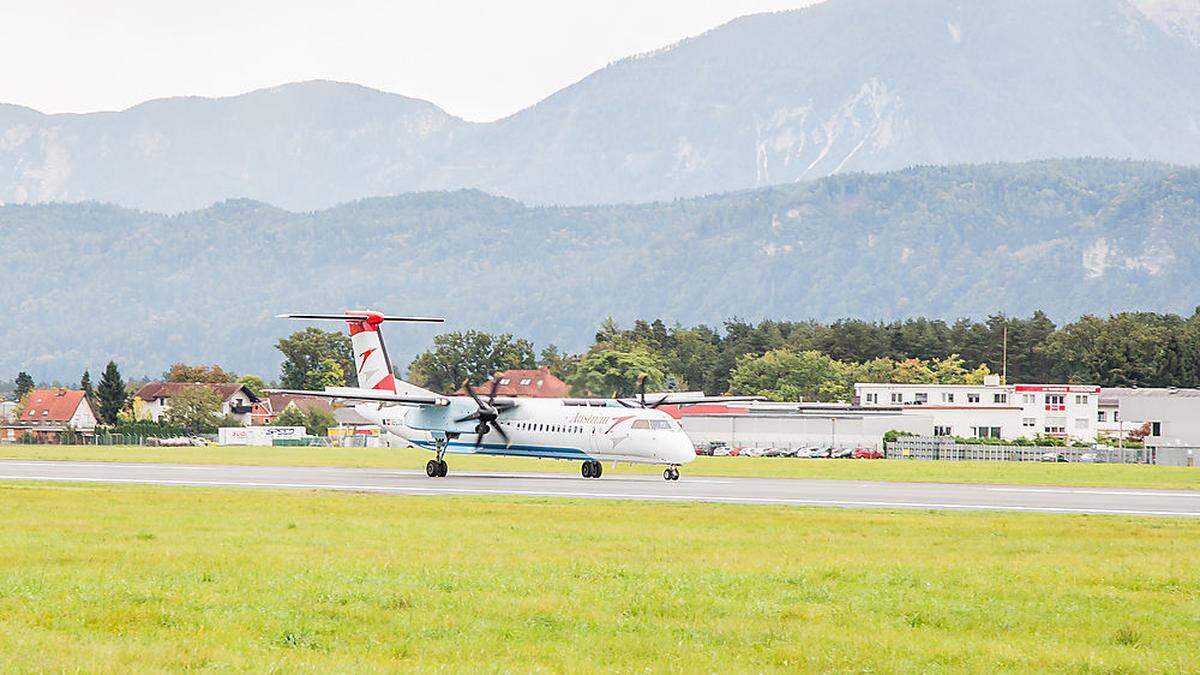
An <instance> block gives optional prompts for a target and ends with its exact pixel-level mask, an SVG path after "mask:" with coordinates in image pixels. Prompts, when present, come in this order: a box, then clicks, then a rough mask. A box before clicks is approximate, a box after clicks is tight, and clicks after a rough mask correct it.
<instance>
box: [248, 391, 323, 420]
mask: <svg viewBox="0 0 1200 675" xmlns="http://www.w3.org/2000/svg"><path fill="white" fill-rule="evenodd" d="M290 405H294V406H296V407H297V408H299V409H300V411H301V412H308V411H309V410H312V409H314V408H315V409H318V410H321V411H324V412H327V413H329V414H330V415H333V414H334V409H333V406H332V405H330V404H329V401H328V400H327V399H323V398H313V397H311V396H291V395H288V394H271V395H270V396H267V397H266V398H263V399H260V400H258V401H256V402H255V403H254V405H253V406H252V410H251V411H250V423H251V424H253V425H254V426H269V425H271V424H274V423H275V419H276V418H277V417H279V414H280V413H282V412H283V411H284V410H285V409H286V408H287V407H288V406H290Z"/></svg>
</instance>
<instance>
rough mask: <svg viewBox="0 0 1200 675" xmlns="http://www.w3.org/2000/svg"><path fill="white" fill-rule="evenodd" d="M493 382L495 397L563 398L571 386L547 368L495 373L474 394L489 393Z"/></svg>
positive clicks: (463, 393) (567, 394) (463, 391)
mask: <svg viewBox="0 0 1200 675" xmlns="http://www.w3.org/2000/svg"><path fill="white" fill-rule="evenodd" d="M493 381H494V382H495V383H496V395H497V396H524V397H529V398H565V397H567V396H570V395H571V385H569V384H567V383H566V382H563V381H562V380H560V379H558V378H557V377H555V376H554V374H553V373H551V372H550V369H549V368H537V369H535V370H505V371H503V372H500V373H496V375H495V376H494V377H493V378H492V379H491V380H488V381H487V382H485V383H483V384H481V385H479V386H477V387H475V393H491V391H492V382H493ZM456 393H457V394H458V395H459V396H466V395H467V391H466V390H465V389H459V390H458V391H457V392H456Z"/></svg>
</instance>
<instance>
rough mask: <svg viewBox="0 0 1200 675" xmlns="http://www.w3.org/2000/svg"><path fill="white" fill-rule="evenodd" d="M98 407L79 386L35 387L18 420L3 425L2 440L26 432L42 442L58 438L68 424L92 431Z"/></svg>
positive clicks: (14, 437) (80, 430)
mask: <svg viewBox="0 0 1200 675" xmlns="http://www.w3.org/2000/svg"><path fill="white" fill-rule="evenodd" d="M96 419H97V417H96V409H95V408H94V407H92V402H91V401H89V400H88V399H87V397H86V396H84V395H83V392H82V391H79V390H76V389H35V390H33V391H31V392H29V399H28V402H27V403H26V405H25V410H23V411H22V412H21V416H20V417H18V418H17V419H16V421H14V422H12V423H9V424H5V425H4V427H3V428H2V429H0V440H5V441H17V440H20V438H21V436H23V435H24V434H25V433H27V432H28V433H29V434H32V435H33V437H34V439H35V440H38V441H41V442H54V441H57V440H58V438H59V435H60V434H61V433H62V432H64V431H66V430H67V429H68V428H70V429H74V430H75V431H77V432H79V433H81V434H87V435H90V434H92V433H93V432H95V431H96Z"/></svg>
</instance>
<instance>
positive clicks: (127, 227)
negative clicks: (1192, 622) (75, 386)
mask: <svg viewBox="0 0 1200 675" xmlns="http://www.w3.org/2000/svg"><path fill="white" fill-rule="evenodd" d="M1197 223H1200V169H1192V168H1177V167H1171V166H1168V165H1163V164H1154V163H1139V162H1117V161H1108V160H1078V161H1050V162H1033V163H1024V164H989V165H982V166H957V167H942V168H938V167H922V168H915V169H907V170H902V171H899V172H893V173H888V174H883V175H864V174H847V175H843V176H835V177H830V178H825V179H821V180H818V181H813V182H806V183H800V184H794V185H785V186H777V187H770V188H761V189H756V190H750V191H742V192H735V193H729V194H724V195H719V196H712V197H701V198H693V199H688V200H676V201H673V202H656V203H646V204H636V205H615V206H588V207H529V206H524V205H522V204H521V203H519V202H516V201H513V200H511V199H507V198H502V197H494V196H490V195H487V194H484V193H482V192H479V191H474V190H466V191H455V192H427V193H415V194H406V195H400V196H396V197H387V198H373V199H365V200H360V201H355V202H351V203H347V204H342V205H340V206H337V207H334V208H330V209H327V210H323V211H317V212H309V213H293V212H289V211H285V210H282V209H278V208H275V207H272V206H268V205H266V204H262V203H260V202H255V201H250V200H230V201H225V202H222V203H220V204H217V205H214V206H212V207H210V208H207V209H204V210H200V211H194V212H189V213H185V214H181V215H176V216H166V215H158V214H154V213H148V212H141V211H132V210H127V209H123V208H120V207H116V206H111V205H103V204H97V203H82V204H47V205H8V206H4V207H0V251H4V259H5V265H4V266H3V267H2V268H0V289H3V292H2V293H0V316H3V317H5V319H6V320H5V321H0V344H2V345H4V348H3V349H0V374H3V373H8V374H9V376H11V375H12V374H15V373H16V372H17V371H18V370H20V369H25V370H28V371H30V372H31V373H33V374H34V375H35V376H37V377H39V378H60V379H63V380H64V381H66V380H70V379H73V378H75V377H78V374H79V373H80V372H82V371H83V368H84V367H90V368H92V370H93V371H95V370H97V369H99V368H100V367H101V366H103V364H104V363H106V362H107V361H108V360H109V359H110V358H115V359H116V360H117V361H118V363H120V364H121V365H122V366H123V367H124V368H125V370H126V372H127V373H133V374H150V375H155V374H157V373H159V372H162V371H163V370H164V369H165V368H166V367H168V366H169V365H170V364H171V363H173V362H175V361H186V362H192V363H196V362H204V363H208V362H214V361H215V362H219V363H221V364H222V365H223V366H225V367H227V368H231V369H233V370H236V371H239V372H257V373H262V374H264V375H267V376H268V377H270V376H273V375H274V374H276V372H277V368H278V364H279V355H278V354H277V353H276V352H275V350H274V348H273V345H274V342H275V340H276V339H278V338H279V337H281V336H284V335H287V334H288V333H290V332H291V331H294V330H297V329H298V328H299V326H297V325H294V324H291V323H289V322H286V321H281V320H278V319H274V318H273V316H274V315H275V314H277V313H280V312H288V311H337V310H340V309H344V308H354V307H374V308H379V309H383V310H386V311H391V312H401V313H412V314H418V315H443V316H446V317H447V318H448V320H449V321H448V323H447V324H446V325H445V326H442V327H438V328H436V329H435V328H424V327H416V326H412V327H410V326H402V327H398V328H395V329H392V330H391V332H390V333H389V338H390V340H391V342H390V347H391V351H392V355H393V358H395V359H396V361H397V363H398V364H399V365H402V366H403V365H406V364H407V363H408V361H409V359H411V357H412V356H413V355H414V354H415V353H416V352H418V351H420V350H422V349H424V348H425V347H427V346H428V343H429V339H430V337H431V336H432V335H433V334H435V333H436V332H438V331H440V330H462V329H466V328H477V329H482V330H490V331H509V332H513V333H516V334H518V335H521V336H526V337H529V338H531V339H534V340H535V341H536V342H537V343H538V345H539V346H544V345H545V344H547V343H549V342H554V343H557V344H558V345H559V346H560V347H563V348H566V349H573V350H574V349H581V348H584V347H585V346H586V345H587V344H588V343H589V342H590V339H591V336H592V335H593V333H594V331H595V329H596V326H597V325H598V324H599V322H600V321H601V320H603V319H604V318H605V317H608V316H613V317H615V318H616V319H618V320H619V321H621V322H624V323H626V324H628V323H629V322H631V321H632V320H633V319H635V318H655V317H662V318H664V319H665V320H667V321H668V322H670V321H680V322H682V323H684V324H692V323H697V322H707V323H709V324H711V325H718V324H720V322H721V321H722V320H724V319H727V318H731V317H741V318H745V319H752V320H756V319H760V318H764V317H769V318H779V319H803V318H817V319H831V318H837V317H842V316H854V317H862V318H868V319H893V318H900V317H908V316H915V315H925V316H931V317H943V318H948V319H953V318H957V317H960V316H967V317H976V318H978V317H983V316H986V315H987V314H989V313H992V312H996V311H1004V312H1008V313H1010V314H1016V315H1028V314H1029V313H1030V312H1032V311H1033V310H1035V309H1044V310H1046V311H1047V312H1048V313H1049V314H1050V316H1051V317H1052V318H1054V319H1056V320H1060V321H1062V320H1070V319H1073V318H1075V317H1077V316H1079V315H1081V314H1083V313H1086V312H1099V313H1103V312H1109V311H1117V310H1126V309H1138V310H1160V311H1174V312H1180V313H1185V314H1190V313H1191V311H1192V309H1193V308H1194V307H1195V306H1196V305H1197V304H1200V300H1198V299H1200V275H1197V274H1196V273H1195V270H1196V269H1198V268H1200V234H1198V232H1200V230H1198V229H1197Z"/></svg>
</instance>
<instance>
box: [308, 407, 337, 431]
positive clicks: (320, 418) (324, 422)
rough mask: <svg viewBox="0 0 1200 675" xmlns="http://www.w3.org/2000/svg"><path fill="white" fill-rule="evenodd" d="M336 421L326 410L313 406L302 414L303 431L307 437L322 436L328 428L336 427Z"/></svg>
mask: <svg viewBox="0 0 1200 675" xmlns="http://www.w3.org/2000/svg"><path fill="white" fill-rule="evenodd" d="M336 426H337V419H336V418H335V417H334V416H333V414H332V413H330V412H329V411H328V410H324V409H322V408H318V407H316V406H313V407H311V408H309V409H308V412H306V413H305V414H304V429H305V431H307V432H308V435H309V436H324V435H325V433H326V432H327V431H329V427H336Z"/></svg>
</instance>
